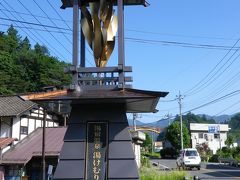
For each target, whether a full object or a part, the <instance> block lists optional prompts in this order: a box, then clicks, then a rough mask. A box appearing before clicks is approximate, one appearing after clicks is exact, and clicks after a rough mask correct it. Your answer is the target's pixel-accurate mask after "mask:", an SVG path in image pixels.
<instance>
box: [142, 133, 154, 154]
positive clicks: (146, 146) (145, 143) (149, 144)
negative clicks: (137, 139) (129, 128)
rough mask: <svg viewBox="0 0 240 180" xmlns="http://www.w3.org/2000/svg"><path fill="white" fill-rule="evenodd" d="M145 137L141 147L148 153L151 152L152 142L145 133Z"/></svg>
mask: <svg viewBox="0 0 240 180" xmlns="http://www.w3.org/2000/svg"><path fill="white" fill-rule="evenodd" d="M145 135H146V139H145V140H144V141H143V144H142V147H143V148H144V149H145V150H146V151H148V152H150V151H151V150H152V142H153V141H152V139H151V137H150V135H149V134H148V133H145Z"/></svg>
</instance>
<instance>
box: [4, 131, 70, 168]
mask: <svg viewBox="0 0 240 180" xmlns="http://www.w3.org/2000/svg"><path fill="white" fill-rule="evenodd" d="M42 129H43V128H38V129H37V130H35V131H34V132H32V133H31V134H30V135H29V136H27V137H26V138H24V139H23V140H22V141H20V142H19V143H17V144H16V145H15V146H13V147H12V148H10V149H9V150H8V151H6V152H5V153H4V154H3V157H2V163H5V164H10V163H12V164H26V163H27V162H28V161H29V160H30V159H31V158H32V157H33V156H40V155H41V153H42ZM66 129H67V128H66V127H57V128H56V127H55V128H46V141H45V154H46V156H57V155H59V153H60V151H61V148H62V145H63V138H64V135H65V132H66Z"/></svg>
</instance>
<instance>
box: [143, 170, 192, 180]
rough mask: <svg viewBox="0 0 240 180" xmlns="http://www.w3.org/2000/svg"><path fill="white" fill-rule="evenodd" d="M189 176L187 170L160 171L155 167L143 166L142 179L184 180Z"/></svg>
mask: <svg viewBox="0 0 240 180" xmlns="http://www.w3.org/2000/svg"><path fill="white" fill-rule="evenodd" d="M185 176H187V173H186V172H185V171H159V170H157V169H155V168H147V167H142V168H141V169H140V179H141V180H183V179H184V177H185Z"/></svg>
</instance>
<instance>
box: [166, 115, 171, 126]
mask: <svg viewBox="0 0 240 180" xmlns="http://www.w3.org/2000/svg"><path fill="white" fill-rule="evenodd" d="M165 117H167V119H168V126H170V124H171V122H170V114H169V112H168V113H167V115H165Z"/></svg>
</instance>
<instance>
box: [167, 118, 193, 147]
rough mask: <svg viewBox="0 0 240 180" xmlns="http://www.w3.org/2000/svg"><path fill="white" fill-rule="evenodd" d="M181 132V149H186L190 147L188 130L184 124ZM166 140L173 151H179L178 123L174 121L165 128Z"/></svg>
mask: <svg viewBox="0 0 240 180" xmlns="http://www.w3.org/2000/svg"><path fill="white" fill-rule="evenodd" d="M182 132H183V148H187V147H189V145H190V135H189V131H188V128H187V127H186V125H185V124H184V123H183V126H182ZM166 140H168V141H169V142H170V143H171V144H172V146H173V147H174V148H175V149H177V150H180V149H181V141H180V123H179V121H174V122H173V123H172V124H171V125H170V126H169V127H168V128H167V132H166Z"/></svg>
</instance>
